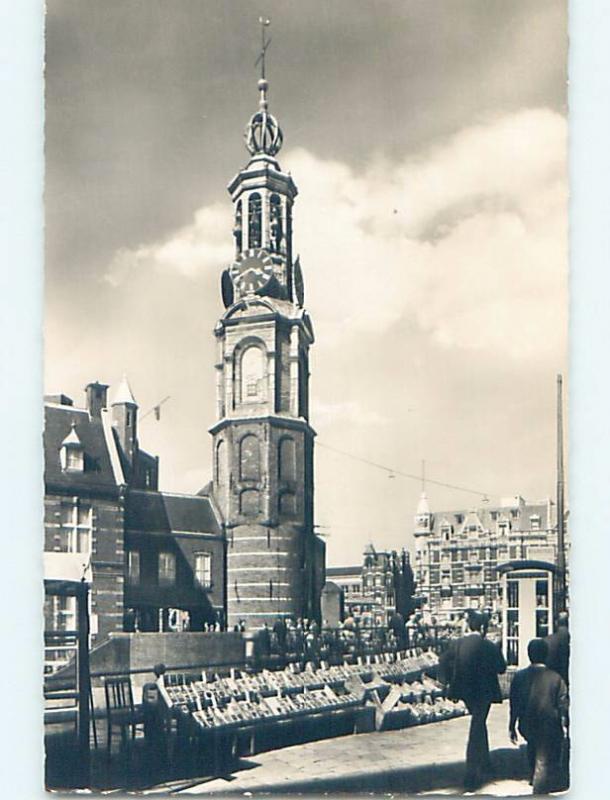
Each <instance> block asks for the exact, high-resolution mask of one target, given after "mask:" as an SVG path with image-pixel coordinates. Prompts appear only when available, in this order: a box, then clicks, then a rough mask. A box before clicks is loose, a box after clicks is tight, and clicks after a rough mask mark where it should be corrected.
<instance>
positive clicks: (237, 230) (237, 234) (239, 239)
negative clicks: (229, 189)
mask: <svg viewBox="0 0 610 800" xmlns="http://www.w3.org/2000/svg"><path fill="white" fill-rule="evenodd" d="M233 236H234V238H235V250H236V251H237V253H239V252H240V251H241V250H242V244H243V221H242V213H241V200H239V201H238V203H237V205H236V206H235V225H234V226H233Z"/></svg>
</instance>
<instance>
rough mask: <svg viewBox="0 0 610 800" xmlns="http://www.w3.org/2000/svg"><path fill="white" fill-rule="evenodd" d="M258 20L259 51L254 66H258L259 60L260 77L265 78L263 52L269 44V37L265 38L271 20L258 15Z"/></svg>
mask: <svg viewBox="0 0 610 800" xmlns="http://www.w3.org/2000/svg"><path fill="white" fill-rule="evenodd" d="M258 21H259V22H260V25H261V52H260V55H259V57H258V58H257V59H256V62H255V64H254V66H258V64H259V62H260V65H261V79H262V80H264V79H265V52H266V50H267V48H268V47H269V45H270V44H271V39H267V35H266V34H267V32H266V28H268V27H269V25H271V20H270V19H267V17H259V18H258Z"/></svg>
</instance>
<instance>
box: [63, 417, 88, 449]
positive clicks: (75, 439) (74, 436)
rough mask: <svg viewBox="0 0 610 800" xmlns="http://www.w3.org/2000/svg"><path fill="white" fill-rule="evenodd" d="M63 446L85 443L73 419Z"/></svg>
mask: <svg viewBox="0 0 610 800" xmlns="http://www.w3.org/2000/svg"><path fill="white" fill-rule="evenodd" d="M61 446H62V447H82V446H83V443H82V442H81V440H80V439H79V436H78V433H77V432H76V423H75V422H74V421H73V422H72V425H71V427H70V433H69V434H68V435H67V436H66V438H65V439H64V440H63V441H62V443H61Z"/></svg>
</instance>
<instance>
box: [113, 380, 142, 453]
mask: <svg viewBox="0 0 610 800" xmlns="http://www.w3.org/2000/svg"><path fill="white" fill-rule="evenodd" d="M112 427H113V428H114V429H115V431H116V433H117V436H118V440H119V446H120V448H121V451H122V453H123V456H124V458H125V460H126V461H127V464H128V465H129V466H130V467H133V465H134V459H135V454H136V451H137V448H138V438H137V432H138V404H137V403H136V401H135V398H134V396H133V392H132V391H131V387H130V386H129V382H128V381H127V377H126V376H125V375H123V379H122V380H121V383H120V384H119V387H118V389H117V391H116V394H115V396H114V399H113V401H112Z"/></svg>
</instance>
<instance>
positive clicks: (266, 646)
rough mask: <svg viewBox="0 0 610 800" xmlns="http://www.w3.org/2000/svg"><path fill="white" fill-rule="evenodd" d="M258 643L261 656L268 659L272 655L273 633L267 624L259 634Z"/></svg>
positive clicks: (264, 624)
mask: <svg viewBox="0 0 610 800" xmlns="http://www.w3.org/2000/svg"><path fill="white" fill-rule="evenodd" d="M258 641H259V646H260V652H261V655H262V656H264V657H265V658H268V657H269V655H270V653H271V631H270V630H269V626H268V625H267V623H266V622H264V623H263V627H262V628H261V629H260V631H259V632H258Z"/></svg>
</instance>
